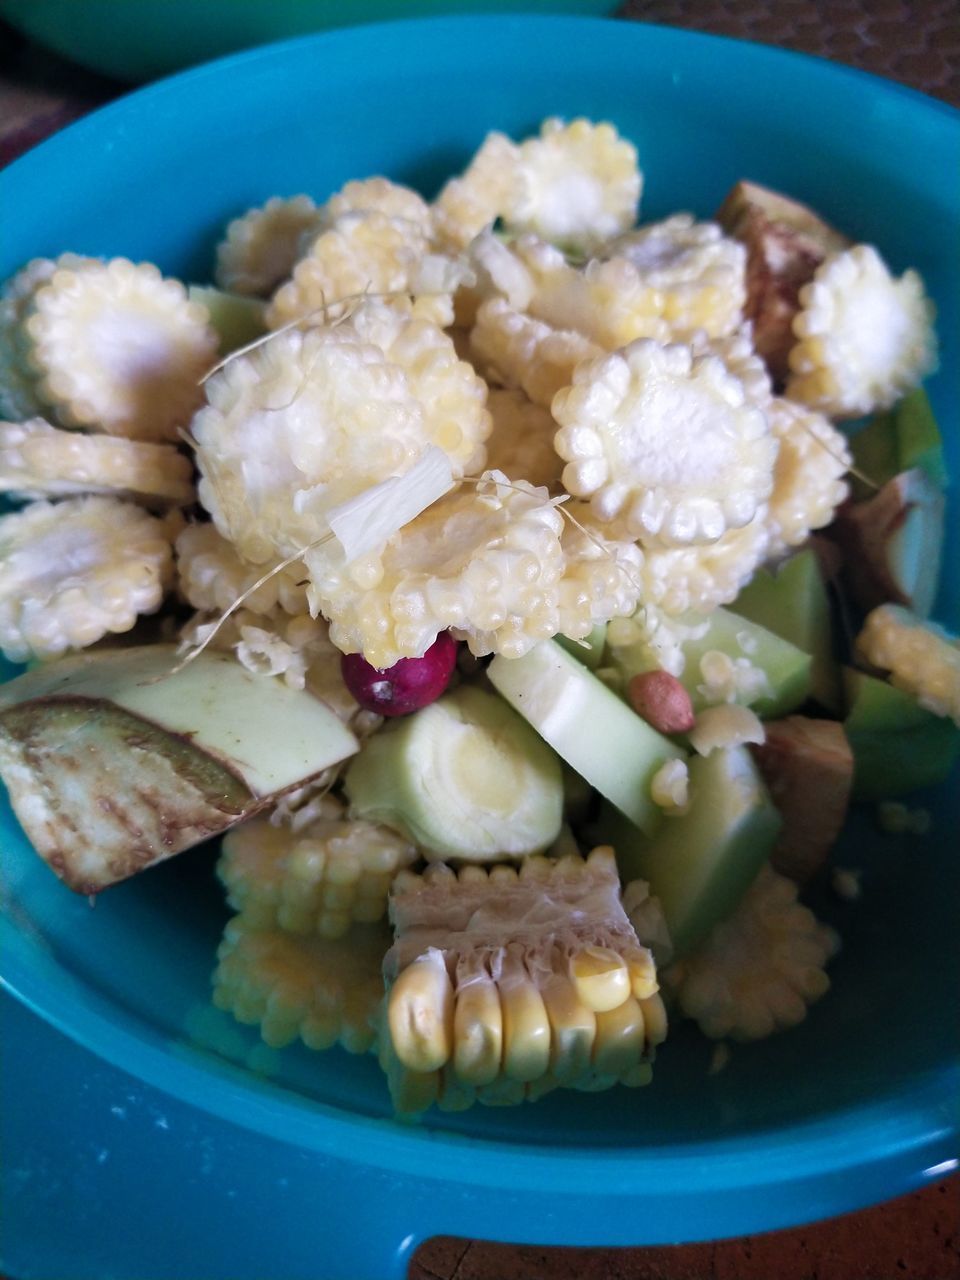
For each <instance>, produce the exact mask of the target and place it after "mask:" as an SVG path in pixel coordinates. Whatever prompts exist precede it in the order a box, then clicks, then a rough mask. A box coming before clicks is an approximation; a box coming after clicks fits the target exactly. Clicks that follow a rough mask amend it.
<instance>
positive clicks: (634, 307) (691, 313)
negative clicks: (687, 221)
mask: <svg viewBox="0 0 960 1280" xmlns="http://www.w3.org/2000/svg"><path fill="white" fill-rule="evenodd" d="M722 243H726V242H722ZM514 252H515V253H516V254H517V256H518V257H519V259H520V261H521V262H522V263H523V265H524V266H525V267H526V268H527V271H528V272H529V273H530V276H531V278H532V281H533V292H532V295H531V299H530V304H529V307H528V308H527V310H528V312H529V314H530V315H531V316H532V317H534V318H535V319H537V320H542V321H544V322H545V323H546V324H549V325H552V326H553V327H554V328H556V329H573V330H575V331H576V332H578V333H580V334H582V335H583V336H584V337H585V338H587V339H589V340H590V341H591V342H594V343H596V345H597V346H599V347H600V348H602V349H603V350H604V351H616V350H618V349H619V348H620V347H623V346H626V345H627V343H629V342H635V341H636V340H637V339H638V338H652V339H654V340H655V341H656V342H687V341H689V339H690V337H691V335H692V333H693V331H695V330H697V329H703V330H705V332H706V333H707V335H708V336H709V337H711V338H720V337H723V336H725V335H726V334H728V333H732V332H733V331H734V330H736V329H737V328H739V326H740V325H741V323H742V320H743V315H742V310H741V308H740V306H739V302H740V301H742V298H743V289H742V288H741V289H739V290H734V291H733V293H732V295H731V298H730V299H729V300H728V299H727V298H726V297H721V295H720V293H719V291H718V289H717V288H716V287H715V286H714V284H713V283H710V284H709V285H702V284H700V283H698V282H697V281H693V282H689V281H687V282H680V283H678V284H677V285H675V286H674V288H673V289H672V290H671V289H665V288H664V287H662V285H660V284H658V283H656V279H657V276H656V272H655V271H654V272H652V278H651V279H648V278H647V271H646V270H644V269H641V268H640V267H638V266H637V265H636V264H635V263H634V262H633V261H632V260H631V259H630V258H629V257H627V256H625V255H624V254H617V255H615V256H614V257H607V258H593V259H591V260H590V261H589V262H587V263H586V265H585V266H583V267H576V266H573V265H572V264H571V263H570V262H568V261H567V259H566V258H565V256H564V255H563V253H561V252H560V250H559V249H557V248H555V247H554V246H553V245H549V244H546V243H545V242H544V241H542V240H538V239H537V238H536V237H535V236H522V237H521V238H520V239H519V240H517V241H516V243H515V245H514ZM721 265H722V267H723V269H722V270H721V269H720V268H719V267H718V269H717V276H718V278H723V279H726V278H727V275H728V274H729V272H728V268H730V269H731V270H733V271H734V274H735V269H734V268H733V267H732V264H730V263H725V264H721Z"/></svg>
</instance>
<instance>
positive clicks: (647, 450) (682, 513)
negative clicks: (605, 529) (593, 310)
mask: <svg viewBox="0 0 960 1280" xmlns="http://www.w3.org/2000/svg"><path fill="white" fill-rule="evenodd" d="M552 411H553V415H554V417H555V418H556V419H557V421H558V422H559V423H560V430H559V431H558V432H557V435H556V439H555V441H554V447H555V448H556V450H557V452H558V453H559V454H560V456H561V457H562V458H564V459H566V460H567V463H568V465H567V466H566V467H564V470H563V482H564V485H565V486H566V488H567V489H568V490H569V492H570V493H573V494H575V495H576V496H578V497H583V498H589V499H590V505H591V510H592V512H593V514H594V515H595V516H596V517H597V519H598V520H601V521H613V520H620V521H622V522H623V524H624V525H625V526H626V529H627V530H628V532H629V534H630V536H632V537H635V538H638V539H639V540H640V541H641V543H642V544H643V545H644V546H645V547H652V548H657V547H660V548H664V547H666V548H669V547H683V546H690V545H696V544H701V543H716V541H717V539H718V538H720V536H721V535H722V534H723V533H725V532H727V531H728V530H729V529H739V528H742V527H743V526H744V525H746V524H748V523H749V522H750V521H751V520H752V519H753V518H754V516H755V515H756V514H757V511H758V509H759V507H760V506H761V504H762V503H763V502H765V501H766V499H767V498H768V497H769V495H770V491H771V489H772V487H773V464H774V459H775V457H776V442H775V441H774V439H773V438H772V436H771V433H770V430H769V427H768V425H767V421H766V417H765V416H764V414H763V413H762V411H761V410H760V409H758V408H757V407H755V406H754V405H752V404H750V403H749V401H748V400H747V396H746V392H745V390H744V388H743V385H742V384H741V383H740V382H738V381H737V380H736V379H735V378H733V377H732V376H731V375H730V374H729V373H728V371H727V370H726V368H725V367H724V365H723V363H722V361H721V360H719V359H718V358H716V357H712V356H698V357H695V356H694V355H693V352H692V349H691V348H690V347H688V346H682V345H672V346H661V345H659V344H658V343H656V342H653V341H650V340H641V341H638V342H633V343H631V344H630V345H629V346H627V347H625V348H624V349H623V350H622V351H619V352H616V353H615V354H613V355H610V356H601V357H599V358H597V359H595V360H589V361H585V362H584V363H583V364H580V365H579V366H578V367H577V369H576V371H575V372H574V375H573V384H572V385H571V386H570V387H567V388H566V389H565V390H563V391H561V392H559V393H558V394H557V395H556V396H555V397H554V400H553V406H552ZM680 476H682V482H680V480H679V479H678V477H680Z"/></svg>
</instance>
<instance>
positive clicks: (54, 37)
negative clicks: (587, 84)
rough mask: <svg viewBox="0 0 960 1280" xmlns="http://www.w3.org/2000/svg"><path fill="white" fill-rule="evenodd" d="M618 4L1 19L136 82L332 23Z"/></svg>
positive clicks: (276, 7)
mask: <svg viewBox="0 0 960 1280" xmlns="http://www.w3.org/2000/svg"><path fill="white" fill-rule="evenodd" d="M616 8H617V5H616V4H613V3H611V2H610V0H497V2H496V3H494V4H491V3H484V0H0V17H3V18H6V20H7V22H9V23H12V25H13V26H15V27H17V28H18V29H19V30H20V31H22V32H23V33H24V34H25V35H27V36H30V37H31V38H32V39H34V40H36V41H38V42H39V43H40V44H43V45H46V46H47V47H48V48H50V49H53V50H55V51H56V52H57V53H59V54H61V55H62V56H63V57H65V58H69V59H70V60H71V61H72V62H79V63H81V64H82V65H83V66H85V67H89V68H90V69H91V70H93V71H100V72H102V73H103V74H104V75H108V76H114V77H116V78H117V79H118V80H131V81H136V80H154V79H156V78H157V77H158V76H165V75H168V74H169V73H170V72H171V71H178V70H180V68H181V67H190V66H193V65H194V64H195V63H198V62H205V61H207V60H208V59H209V58H217V57H219V56H220V55H221V54H224V53H234V52H235V51H236V50H238V49H248V48H250V47H252V46H253V45H258V44H266V43H267V42H268V41H271V40H285V39H287V38H288V37H289V36H299V35H303V34H304V33H306V32H310V31H322V30H324V29H325V28H328V27H346V26H356V25H359V24H361V23H367V22H384V21H388V20H392V19H394V18H411V17H429V16H433V15H435V14H442V13H493V12H496V13H516V12H525V13H565V14H593V15H596V16H602V15H603V14H607V13H611V12H612V11H613V10H614V9H616Z"/></svg>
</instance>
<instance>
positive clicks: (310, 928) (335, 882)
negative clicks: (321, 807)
mask: <svg viewBox="0 0 960 1280" xmlns="http://www.w3.org/2000/svg"><path fill="white" fill-rule="evenodd" d="M416 858H417V850H416V848H415V846H414V845H412V844H410V843H409V842H408V841H406V840H404V839H403V838H402V837H400V836H398V835H397V834H396V833H395V832H393V831H390V830H388V829H387V828H386V827H381V826H376V825H375V824H374V823H372V822H362V821H349V820H346V819H344V818H342V817H339V818H321V819H318V820H316V821H314V822H311V823H308V824H307V825H306V826H304V827H301V828H300V829H299V830H297V831H292V830H291V829H290V828H289V827H287V826H274V825H273V823H272V822H271V821H270V819H269V818H264V817H258V818H253V819H251V820H250V821H249V822H245V823H243V824H242V825H241V826H238V827H234V828H233V830H232V831H230V832H229V833H228V834H227V835H226V836H225V837H224V840H223V846H222V851H221V854H220V859H219V861H218V863H217V875H218V876H219V878H220V881H221V883H222V884H223V886H224V888H225V889H226V890H227V901H228V902H229V904H230V906H231V907H233V909H234V910H235V911H239V912H242V913H243V915H244V916H245V917H246V918H247V920H249V921H250V923H251V924H253V925H256V927H257V928H261V929H270V928H280V929H285V930H286V931H287V932H289V933H298V934H306V933H315V934H318V935H319V936H320V937H324V938H338V937H341V936H342V935H343V934H344V933H346V932H347V930H348V928H350V926H351V922H352V921H356V920H359V921H362V922H364V923H366V924H371V923H373V922H375V921H377V920H380V919H382V918H383V917H384V916H385V915H386V911H387V894H388V892H389V889H390V885H391V883H392V881H393V878H394V876H395V875H396V874H397V872H398V871H399V870H400V869H402V868H403V867H408V866H410V864H411V863H412V862H414V861H415V859H416Z"/></svg>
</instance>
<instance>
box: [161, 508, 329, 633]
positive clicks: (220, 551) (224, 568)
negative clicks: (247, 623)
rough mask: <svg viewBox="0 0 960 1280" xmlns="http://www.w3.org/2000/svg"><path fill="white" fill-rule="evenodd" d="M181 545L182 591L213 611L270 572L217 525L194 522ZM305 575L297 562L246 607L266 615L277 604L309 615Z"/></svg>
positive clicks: (196, 604) (177, 545)
mask: <svg viewBox="0 0 960 1280" xmlns="http://www.w3.org/2000/svg"><path fill="white" fill-rule="evenodd" d="M175 550H176V556H177V585H178V587H179V589H180V593H181V595H182V596H183V597H184V599H185V600H186V601H187V603H188V604H191V605H192V606H193V607H194V609H199V610H201V611H205V612H209V613H211V614H219V613H222V612H223V611H224V610H225V609H229V608H230V607H231V606H232V605H233V604H234V603H235V601H236V600H237V597H238V596H240V595H243V593H244V592H246V591H248V590H249V588H250V587H252V586H253V584H254V583H255V582H258V581H259V580H260V579H261V578H263V577H264V576H265V575H264V569H263V565H253V564H249V563H247V561H245V560H244V559H243V558H242V557H241V555H240V553H239V552H238V551H237V550H236V548H235V547H234V545H233V543H232V542H228V541H227V539H226V538H224V537H223V535H222V534H221V533H220V532H219V531H218V530H217V527H216V525H214V524H188V525H187V526H186V528H184V529H183V531H182V532H181V533H180V534H179V536H178V537H177V541H176V543H175ZM303 578H304V569H303V565H302V564H300V563H299V561H294V563H293V564H291V565H288V566H287V567H286V568H284V569H282V570H280V572H279V573H275V574H272V575H271V576H270V577H269V578H267V581H265V582H263V583H262V584H261V585H260V586H258V587H257V589H256V590H255V591H252V592H251V593H250V594H249V595H247V596H246V598H245V599H244V602H243V608H244V609H245V610H246V611H248V612H249V613H256V614H265V615H266V614H272V613H274V611H276V610H277V609H279V610H280V611H282V612H283V613H286V614H289V615H291V616H293V617H296V616H298V615H300V614H305V613H307V612H308V609H307V595H306V588H305V587H304V586H303Z"/></svg>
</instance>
